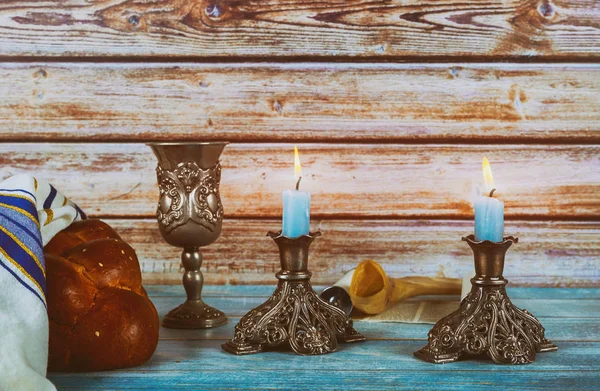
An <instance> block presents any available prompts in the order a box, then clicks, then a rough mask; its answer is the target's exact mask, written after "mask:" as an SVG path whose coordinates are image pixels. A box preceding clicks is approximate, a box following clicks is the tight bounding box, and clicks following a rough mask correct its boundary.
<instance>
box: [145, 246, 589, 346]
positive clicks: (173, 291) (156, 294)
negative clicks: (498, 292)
mask: <svg viewBox="0 0 600 391" xmlns="http://www.w3.org/2000/svg"><path fill="white" fill-rule="evenodd" d="M513 250H514V248H513ZM511 251H512V250H511ZM145 288H146V291H147V292H148V295H150V296H152V297H153V298H160V297H183V296H184V295H185V291H184V290H183V286H181V285H146V286H145ZM233 288H235V290H232V289H233ZM313 288H314V289H315V290H316V291H317V292H320V291H322V290H323V289H324V288H325V285H318V284H313ZM506 289H507V292H508V295H509V296H510V297H511V298H512V299H542V298H544V299H579V298H581V297H585V298H586V299H600V288H594V287H586V288H557V287H522V286H515V285H514V284H512V283H511V284H510V285H509V286H508V287H507V288H506ZM272 293H273V286H272V285H235V286H231V285H207V286H205V287H204V288H203V289H202V297H231V296H232V295H235V296H243V297H264V298H266V297H269V296H271V294H272ZM598 327H600V325H598ZM599 335H600V334H599ZM598 341H600V338H599V339H598Z"/></svg>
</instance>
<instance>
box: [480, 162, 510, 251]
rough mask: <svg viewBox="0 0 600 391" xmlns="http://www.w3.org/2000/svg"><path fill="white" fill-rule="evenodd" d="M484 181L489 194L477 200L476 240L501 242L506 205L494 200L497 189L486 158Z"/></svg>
mask: <svg viewBox="0 0 600 391" xmlns="http://www.w3.org/2000/svg"><path fill="white" fill-rule="evenodd" d="M483 179H484V180H485V184H486V187H487V194H484V195H482V196H478V197H476V198H475V205H474V207H475V240H489V241H491V242H501V241H502V240H503V237H504V203H503V202H502V201H500V200H498V199H496V198H493V195H494V192H495V191H496V188H495V187H494V178H493V176H492V169H491V167H490V163H489V161H488V160H487V158H486V157H484V158H483Z"/></svg>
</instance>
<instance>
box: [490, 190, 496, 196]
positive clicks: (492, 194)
mask: <svg viewBox="0 0 600 391" xmlns="http://www.w3.org/2000/svg"><path fill="white" fill-rule="evenodd" d="M495 191H496V189H492V191H490V198H491V197H493V196H494V192H495Z"/></svg>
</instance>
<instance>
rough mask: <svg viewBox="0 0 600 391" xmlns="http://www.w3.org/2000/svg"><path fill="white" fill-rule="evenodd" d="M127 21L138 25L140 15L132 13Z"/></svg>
mask: <svg viewBox="0 0 600 391" xmlns="http://www.w3.org/2000/svg"><path fill="white" fill-rule="evenodd" d="M127 22H129V24H130V25H132V26H135V27H137V26H139V25H140V17H139V16H138V15H131V16H130V17H129V18H128V19H127Z"/></svg>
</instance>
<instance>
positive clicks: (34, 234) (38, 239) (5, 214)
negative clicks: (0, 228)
mask: <svg viewBox="0 0 600 391" xmlns="http://www.w3.org/2000/svg"><path fill="white" fill-rule="evenodd" d="M11 214H13V215H20V213H19V212H16V211H14V210H12V209H7V208H0V216H2V218H4V219H6V220H7V221H9V222H10V223H12V224H14V225H15V226H17V227H18V228H19V229H20V230H22V231H23V232H25V233H26V234H27V235H28V236H29V237H30V238H31V239H33V240H34V241H35V244H37V245H38V247H39V248H43V247H44V245H43V244H42V235H41V233H40V231H39V230H38V229H36V228H37V227H35V226H33V227H32V228H33V230H32V229H31V228H28V227H26V226H25V225H23V224H21V223H20V222H18V221H17V220H15V219H14V218H12V217H11V216H10V215H11ZM20 216H22V215H20ZM17 218H18V217H17ZM1 221H2V219H1V218H0V222H1ZM30 221H31V220H30V219H27V220H26V222H25V221H24V223H25V224H27V222H30ZM28 225H33V224H31V223H29V224H28ZM6 228H8V230H9V231H11V232H12V233H14V234H15V236H16V237H18V238H21V239H22V238H23V236H22V235H19V234H18V233H17V232H15V230H14V228H11V227H9V226H7V227H6ZM23 242H25V240H23ZM25 244H27V243H25ZM30 248H31V247H30ZM31 251H33V248H31ZM33 252H34V254H35V251H33ZM36 255H37V254H36ZM38 259H39V257H38Z"/></svg>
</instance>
